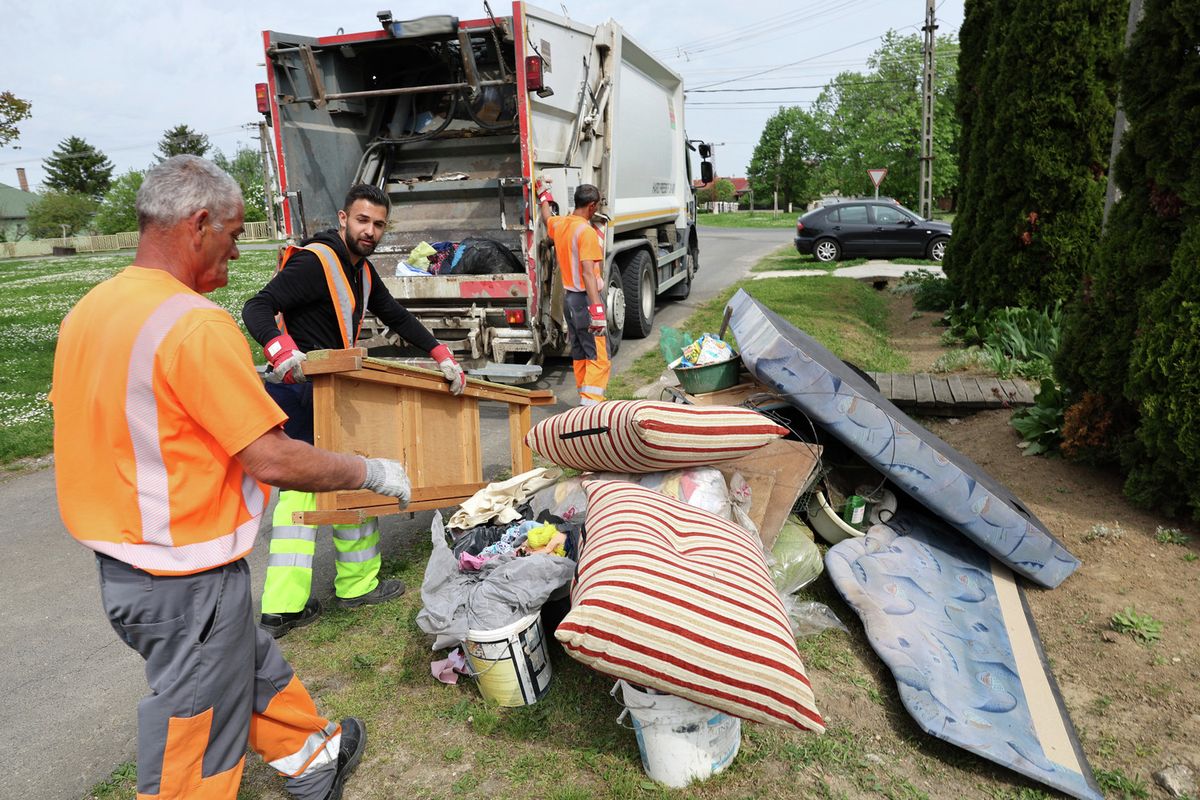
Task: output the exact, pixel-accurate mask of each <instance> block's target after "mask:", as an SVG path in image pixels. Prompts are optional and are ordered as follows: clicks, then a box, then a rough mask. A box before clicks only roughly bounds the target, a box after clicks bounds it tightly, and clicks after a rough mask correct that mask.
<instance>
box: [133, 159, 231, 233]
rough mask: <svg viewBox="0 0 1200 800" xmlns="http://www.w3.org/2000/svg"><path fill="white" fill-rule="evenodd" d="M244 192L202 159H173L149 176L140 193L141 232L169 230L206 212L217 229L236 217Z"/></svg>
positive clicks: (138, 203)
mask: <svg viewBox="0 0 1200 800" xmlns="http://www.w3.org/2000/svg"><path fill="white" fill-rule="evenodd" d="M242 202H243V201H242V190H241V188H240V187H239V186H238V184H237V181H235V180H234V179H233V178H231V177H229V174H228V173H227V172H225V170H223V169H221V168H220V167H218V166H217V165H216V164H214V163H212V162H211V161H208V160H206V159H203V158H200V157H198V156H186V155H185V156H172V157H171V158H168V159H167V160H166V161H164V162H162V163H161V164H159V165H158V166H156V167H155V168H154V169H152V170H150V171H149V172H147V173H146V178H145V180H143V181H142V188H141V189H138V193H137V201H136V203H135V204H134V205H135V208H137V218H138V231H144V230H146V228H148V227H150V226H152V225H154V226H158V227H163V228H169V227H171V226H173V225H175V224H176V223H178V222H179V221H181V220H185V219H187V218H188V217H190V216H191V215H192V214H195V213H196V212H197V211H199V210H200V209H202V208H205V209H208V213H209V214H210V215H211V216H212V221H213V225H214V226H215V227H216V228H217V229H218V230H220V229H221V223H222V222H224V221H225V220H227V219H229V218H230V217H232V216H233V215H234V214H235V213H236V212H237V210H238V208H239V207H240V206H241V205H242Z"/></svg>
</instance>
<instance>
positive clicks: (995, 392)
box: [975, 378, 1003, 408]
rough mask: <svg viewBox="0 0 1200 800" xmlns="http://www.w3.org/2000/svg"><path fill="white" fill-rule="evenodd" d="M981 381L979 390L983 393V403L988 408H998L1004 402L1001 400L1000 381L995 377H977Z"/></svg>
mask: <svg viewBox="0 0 1200 800" xmlns="http://www.w3.org/2000/svg"><path fill="white" fill-rule="evenodd" d="M975 380H977V381H978V382H979V391H980V393H981V394H982V395H983V404H984V406H986V407H988V408H997V407H999V406H1001V405H1003V403H1002V402H1001V400H1000V398H1001V394H1000V381H998V380H996V379H995V378H976V379H975Z"/></svg>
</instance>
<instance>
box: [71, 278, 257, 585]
mask: <svg viewBox="0 0 1200 800" xmlns="http://www.w3.org/2000/svg"><path fill="white" fill-rule="evenodd" d="M217 307H218V306H217V305H216V304H215V303H213V302H212V301H211V300H206V299H205V298H203V297H200V296H199V295H193V294H176V295H172V296H171V297H169V298H168V299H166V300H165V301H163V303H162V305H160V306H159V307H158V308H157V309H155V310H154V313H152V314H151V315H150V316H149V317H148V318H147V319H146V321H145V322H144V323H143V324H142V327H141V330H139V331H138V334H137V337H136V338H135V339H134V343H133V349H132V350H131V351H130V353H129V369H128V376H127V379H126V386H125V424H126V425H127V426H128V428H129V438H130V441H131V442H132V444H133V455H134V475H135V476H136V478H137V498H138V510H139V512H140V515H141V528H142V541H143V542H144V543H143V544H134V543H130V542H106V541H99V540H94V539H93V540H81V541H82V542H83V544H85V545H87V546H88V547H90V548H92V549H93V550H96V551H98V552H101V553H104V554H105V555H109V556H112V557H113V558H116V559H118V560H120V561H124V562H126V563H128V564H134V565H136V566H138V567H140V568H143V569H152V570H161V571H164V572H192V571H198V570H202V569H207V568H210V567H216V566H220V565H222V564H227V563H229V562H230V561H231V560H232V559H233V558H234V557H236V556H238V555H240V554H242V553H245V552H247V551H249V550H250V548H251V547H253V546H254V539H255V536H256V535H257V533H258V522H259V520H258V518H259V516H260V515H261V514H262V512H263V510H264V509H265V508H266V497H265V496H264V495H263V492H262V490H261V489H260V488H259V485H258V482H257V481H255V480H254V478H252V477H250V475H249V474H243V476H242V487H241V489H242V501H243V502H244V503H245V504H246V510H247V511H248V512H249V513H250V518H249V519H247V520H246V521H245V522H243V523H242V524H241V525H239V526H238V527H237V528H236V529H235V530H233V531H231V532H229V533H226V534H223V535H219V536H217V537H215V538H213V539H210V540H208V541H206V542H196V543H194V544H189V545H181V546H176V545H175V544H174V541H173V539H172V537H171V498H170V490H169V483H168V476H167V465H166V462H165V460H164V459H163V454H162V445H161V443H160V442H159V438H158V434H159V431H158V405H157V400H156V398H155V396H154V364H155V354H156V353H157V352H158V347H159V345H161V344H162V341H163V339H165V338H166V336H167V334H168V333H170V331H171V328H173V327H174V325H175V323H177V322H178V321H179V320H180V319H181V318H182V317H183V316H184V315H185V314H187V313H188V312H189V311H192V310H194V309H200V308H217Z"/></svg>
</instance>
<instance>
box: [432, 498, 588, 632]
mask: <svg viewBox="0 0 1200 800" xmlns="http://www.w3.org/2000/svg"><path fill="white" fill-rule="evenodd" d="M431 532H432V537H433V553H432V554H431V555H430V556H429V563H428V564H427V565H426V566H425V580H424V581H423V582H422V583H421V602H422V603H423V604H424V605H423V607H422V608H421V610H420V611H419V612H418V613H417V625H418V626H419V627H420V628H421V630H423V631H425V632H426V633H428V634H432V635H434V636H435V637H437V638H436V639H435V641H434V643H433V649H434V650H442V649H444V648H447V647H455V646H457V645H459V644H461V643H462V642H464V641H466V638H467V630H468V629H475V630H495V629H496V628H501V627H504V626H505V625H508V624H510V623H512V622H516V621H517V620H519V619H520V618H521V617H524V616H527V615H529V614H532V613H534V612H535V611H537V610H538V609H540V608H541V607H542V604H543V603H545V602H546V600H547V599H548V598H549V597H550V595H551V594H553V593H554V592H555V591H556V590H557V589H559V588H561V587H562V586H565V585H566V584H568V583H570V581H571V577H572V576H573V575H574V574H575V562H574V561H572V560H571V559H569V558H563V557H560V556H550V555H534V556H524V557H517V556H514V555H512V554H511V553H510V554H507V555H503V556H500V557H498V558H495V559H492V560H491V561H489V562H488V563H487V564H485V565H484V566H483V569H481V570H480V571H479V572H460V571H459V569H458V560H457V559H456V558H455V557H454V553H453V552H452V551H451V550H450V546H449V545H448V544H446V532H445V527H444V525H443V523H442V515H441V514H440V513H438V514H434V516H433V525H432V530H431Z"/></svg>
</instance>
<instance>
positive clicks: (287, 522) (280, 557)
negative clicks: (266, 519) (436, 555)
mask: <svg viewBox="0 0 1200 800" xmlns="http://www.w3.org/2000/svg"><path fill="white" fill-rule="evenodd" d="M316 508H317V496H316V495H315V494H313V493H312V492H290V491H281V492H280V493H279V504H278V505H276V506H275V514H274V516H272V517H271V524H272V530H271V550H270V556H269V557H268V559H267V577H266V581H265V582H264V583H263V594H262V613H264V614H292V613H295V612H297V611H301V610H303V609H304V604H305V603H307V602H308V598H309V595H311V594H312V565H313V555H314V554H315V553H316V551H317V528H316V527H314V526H311V525H297V524H296V523H294V522H292V514H293V512H296V511H315V510H316ZM333 548H334V550H336V551H337V561H336V562H335V566H336V568H337V577H336V578H334V581H333V589H334V593H335V594H336V595H337V596H338V597H340V598H343V599H350V598H352V597H361V596H362V595H364V594H366V593H367V592H370V591H372V590H374V589H375V587H376V586H378V585H379V566H380V564H381V563H382V561H383V559H382V558H381V556H380V551H379V525H378V522H377V521H376V520H375V519H368V520H365V521H364V522H363V523H362V524H361V525H334V526H333Z"/></svg>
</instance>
